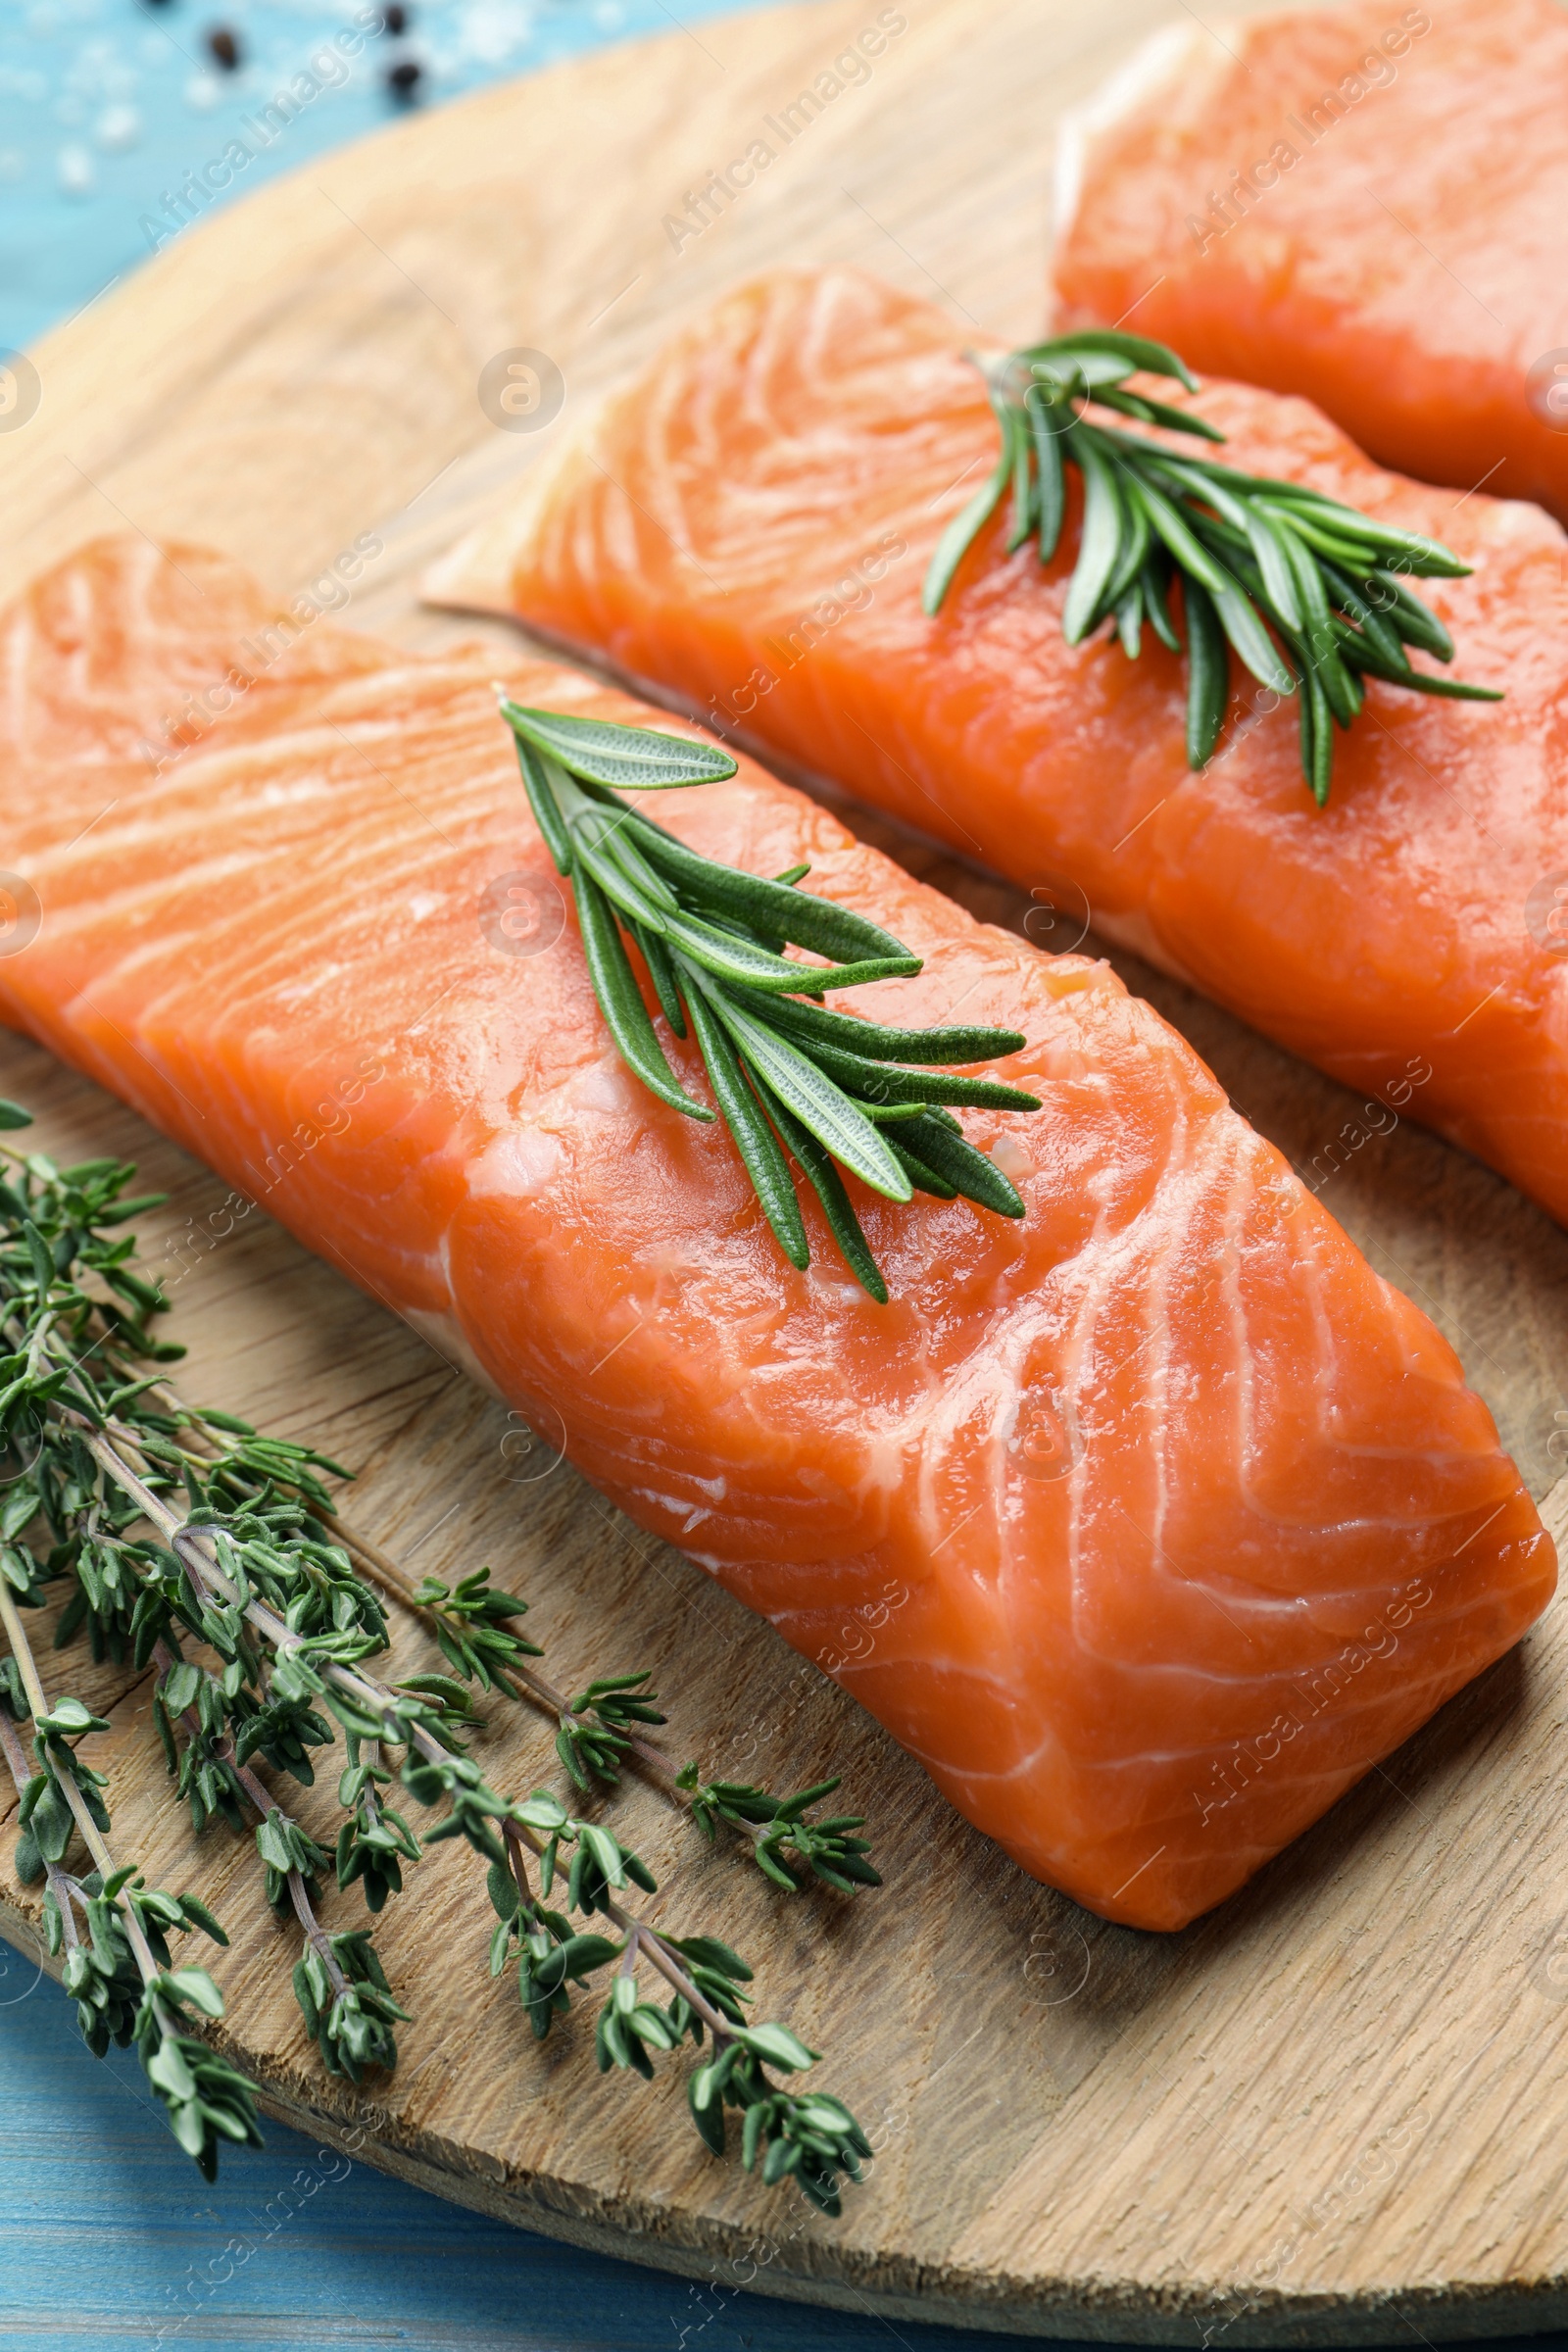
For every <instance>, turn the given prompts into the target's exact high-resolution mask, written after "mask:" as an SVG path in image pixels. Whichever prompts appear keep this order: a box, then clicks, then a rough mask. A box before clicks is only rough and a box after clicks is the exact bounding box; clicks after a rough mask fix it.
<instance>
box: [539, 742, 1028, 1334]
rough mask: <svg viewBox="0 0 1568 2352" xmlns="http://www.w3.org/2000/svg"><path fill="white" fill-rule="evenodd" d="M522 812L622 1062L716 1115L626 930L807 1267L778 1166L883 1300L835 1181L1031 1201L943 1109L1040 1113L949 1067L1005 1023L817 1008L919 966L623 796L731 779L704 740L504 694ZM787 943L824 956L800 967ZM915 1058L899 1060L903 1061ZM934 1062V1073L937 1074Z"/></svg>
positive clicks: (765, 1201) (1001, 1208)
mask: <svg viewBox="0 0 1568 2352" xmlns="http://www.w3.org/2000/svg"><path fill="white" fill-rule="evenodd" d="M501 714H502V716H503V718H505V720H506V721H507V724H508V725H509V726H510V727H511V729H512V731H513V734H514V736H515V740H516V747H517V760H518V763H519V765H520V766H521V769H522V780H523V783H524V786H525V787H526V789H527V794H528V800H529V804H530V806H531V808H532V809H533V813H534V819H535V822H536V823H537V825H538V827H539V830H540V832H541V834H542V835H543V836H544V840H545V843H546V845H547V847H548V848H549V851H550V854H551V856H552V857H553V858H554V859H555V861H556V865H557V868H558V870H559V871H560V872H561V874H562V875H563V876H564V878H565V879H566V880H567V881H569V882H570V884H571V887H572V891H573V893H574V895H575V899H576V905H577V920H578V926H579V929H580V931H581V934H582V945H583V954H584V956H585V958H586V960H587V964H588V973H589V977H590V979H591V980H592V982H593V987H594V994H595V995H596V997H597V998H598V1000H599V1005H600V1009H601V1011H602V1012H603V1013H604V1016H605V1022H606V1025H607V1027H608V1028H609V1030H610V1034H611V1036H612V1037H613V1040H614V1043H615V1046H616V1049H617V1051H618V1052H619V1054H620V1055H621V1058H622V1059H623V1060H624V1061H625V1063H626V1065H627V1067H628V1068H629V1069H630V1070H632V1071H633V1072H634V1073H635V1075H636V1076H637V1077H638V1078H639V1079H641V1081H642V1083H643V1085H644V1086H646V1087H647V1088H648V1090H649V1092H650V1093H651V1094H654V1095H657V1096H658V1097H659V1100H660V1101H661V1102H662V1103H668V1104H669V1105H670V1107H671V1108H672V1109H674V1110H678V1111H681V1112H683V1113H684V1114H685V1115H686V1116H687V1117H688V1118H694V1119H712V1118H713V1117H714V1115H715V1114H714V1112H713V1111H712V1110H711V1109H709V1108H708V1106H707V1105H706V1104H705V1103H699V1102H698V1101H696V1099H695V1098H694V1097H693V1096H691V1095H689V1094H687V1092H686V1090H685V1088H684V1087H683V1085H682V1084H681V1081H680V1078H679V1076H678V1074H677V1072H676V1071H675V1069H674V1068H673V1066H672V1065H671V1063H670V1060H669V1057H668V1055H667V1054H666V1052H665V1050H664V1048H663V1046H662V1044H661V1042H660V1039H659V1035H658V1032H657V1031H656V1029H655V1027H654V1023H653V1020H652V1018H651V1016H650V1014H649V1011H648V1006H647V1005H646V1003H645V1002H644V997H643V991H642V988H641V987H640V985H639V983H638V980H637V976H636V973H635V972H634V970H633V968H632V963H631V958H630V956H628V954H627V952H626V947H625V943H624V940H623V939H622V936H621V935H622V933H624V934H625V937H626V939H629V940H630V941H631V942H632V944H633V946H634V947H635V948H636V949H637V951H638V953H639V955H640V956H641V958H642V961H643V963H644V965H645V966H646V969H647V972H648V977H649V980H650V982H651V983H652V986H653V990H654V994H655V996H656V998H657V1000H658V1004H659V1006H660V1009H661V1011H662V1014H663V1016H664V1019H665V1021H666V1023H667V1024H668V1026H669V1028H670V1029H671V1030H672V1031H673V1032H674V1034H675V1036H676V1037H679V1038H684V1037H686V1036H687V1035H688V1033H689V1032H690V1033H691V1034H693V1035H695V1037H696V1040H697V1044H698V1048H699V1050H700V1052H701V1054H702V1057H703V1063H704V1066H705V1068H706V1070H707V1073H708V1081H709V1085H710V1087H711V1090H712V1095H713V1100H714V1102H715V1103H716V1104H717V1106H718V1113H717V1115H718V1116H720V1117H721V1118H722V1119H723V1122H724V1124H725V1126H726V1127H727V1128H728V1129H729V1132H730V1135H731V1136H732V1137H733V1139H734V1142H735V1146H736V1149H737V1150H738V1151H739V1152H740V1155H741V1158H742V1160H743V1161H744V1163H745V1166H746V1171H747V1174H748V1175H749V1176H750V1178H751V1181H752V1185H753V1187H754V1189H755V1191H756V1193H757V1197H758V1199H759V1201H760V1202H761V1204H762V1209H763V1213H764V1214H765V1215H766V1218H767V1221H768V1223H769V1225H770V1226H771V1227H772V1229H773V1233H774V1236H775V1238H776V1239H777V1241H778V1245H779V1247H780V1249H781V1250H783V1252H784V1254H785V1256H786V1257H787V1258H788V1259H789V1261H790V1263H791V1265H793V1266H800V1267H805V1266H806V1265H807V1264H809V1259H810V1250H809V1244H808V1241H807V1235H806V1224H805V1220H804V1218H803V1217H802V1214H801V1204H800V1201H799V1198H798V1197H797V1193H796V1188H795V1179H794V1176H793V1174H792V1172H791V1162H792V1161H793V1162H794V1163H795V1164H796V1165H797V1166H799V1167H800V1168H801V1169H802V1170H803V1172H804V1173H805V1175H806V1178H807V1180H808V1182H809V1185H810V1186H811V1189H812V1191H813V1192H814V1193H815V1194H816V1197H817V1199H818V1201H820V1202H821V1204H822V1210H823V1214H824V1215H825V1216H826V1218H827V1222H828V1227H829V1230H830V1231H831V1233H832V1235H833V1238H834V1240H835V1242H836V1243H837V1244H838V1247H839V1249H840V1250H841V1251H842V1252H843V1255H844V1257H845V1259H846V1261H847V1262H848V1264H849V1265H850V1267H851V1268H852V1270H853V1272H854V1273H855V1276H856V1278H857V1280H858V1282H859V1283H860V1284H861V1285H862V1287H863V1288H864V1289H865V1290H866V1291H868V1292H869V1294H870V1296H871V1297H872V1298H873V1299H877V1300H878V1301H880V1302H882V1303H884V1304H885V1303H886V1300H887V1296H888V1293H887V1285H886V1283H885V1282H884V1281H883V1278H882V1274H881V1271H880V1269H879V1268H878V1266H877V1263H876V1260H875V1258H874V1257H873V1256H872V1254H871V1250H870V1246H869V1244H868V1243H867V1241H866V1238H865V1235H864V1232H863V1231H862V1229H861V1226H860V1221H859V1219H858V1216H857V1215H856V1212H855V1207H854V1204H853V1202H852V1201H851V1200H850V1196H849V1193H848V1191H847V1190H846V1188H845V1184H844V1179H843V1177H842V1176H841V1175H840V1173H839V1170H840V1168H841V1167H843V1168H847V1169H849V1170H850V1171H851V1172H852V1173H853V1174H854V1175H856V1176H858V1177H859V1179H860V1181H861V1182H862V1183H863V1184H866V1185H869V1187H870V1188H871V1190H872V1191H873V1192H876V1193H880V1194H882V1195H883V1197H884V1198H885V1199H887V1200H890V1201H907V1200H909V1199H910V1197H911V1195H912V1194H914V1193H916V1192H922V1193H930V1194H933V1195H934V1196H935V1197H936V1198H937V1199H938V1200H943V1201H952V1200H955V1199H956V1198H958V1197H960V1196H961V1197H962V1198H963V1199H965V1200H968V1201H974V1202H975V1203H976V1204H977V1206H979V1207H981V1208H988V1209H991V1210H992V1211H994V1212H995V1214H997V1215H998V1216H1004V1217H1021V1216H1022V1215H1023V1214H1024V1204H1023V1202H1022V1201H1021V1200H1020V1199H1019V1198H1018V1195H1017V1193H1016V1192H1015V1191H1014V1189H1013V1187H1012V1186H1011V1185H1010V1184H1009V1183H1008V1181H1007V1179H1006V1177H1005V1176H1004V1175H1003V1173H1002V1171H1001V1169H1000V1168H999V1167H998V1166H997V1164H996V1162H995V1161H994V1160H992V1159H990V1158H988V1157H987V1156H986V1154H985V1153H984V1152H978V1151H976V1149H975V1147H974V1146H973V1145H972V1144H971V1143H969V1142H968V1141H967V1140H966V1138H965V1136H964V1134H963V1130H962V1128H961V1127H960V1126H959V1123H958V1121H957V1120H956V1118H955V1117H954V1115H953V1112H952V1109H951V1108H950V1107H949V1105H951V1104H955V1103H956V1104H968V1105H970V1106H974V1107H978V1106H981V1105H984V1106H986V1107H990V1108H994V1109H1003V1110H1038V1109H1039V1108H1040V1103H1039V1101H1038V1100H1037V1098H1036V1097H1035V1096H1033V1095H1028V1094H1024V1093H1022V1092H1021V1091H1020V1090H1019V1089H1018V1088H1016V1087H1010V1086H1003V1085H999V1084H998V1083H997V1081H996V1080H994V1079H984V1078H971V1077H962V1076H958V1075H956V1074H954V1067H953V1065H956V1064H960V1063H969V1062H977V1061H988V1060H991V1059H992V1058H994V1057H995V1056H996V1055H998V1054H1013V1053H1016V1052H1018V1051H1019V1050H1020V1048H1021V1047H1022V1046H1023V1045H1024V1043H1025V1040H1024V1038H1023V1037H1022V1036H1021V1035H1019V1034H1018V1033H1017V1032H1016V1031H1014V1030H1010V1029H988V1028H936V1029H895V1028H889V1027H886V1026H884V1025H882V1024H881V1023H879V1022H874V1021H865V1020H858V1019H856V1018H854V1017H853V1016H851V1015H849V1014H845V1013H840V1012H830V1011H828V1010H827V1009H826V1008H825V1007H824V1006H823V1005H822V1004H821V1002H820V1000H821V998H822V996H823V995H824V994H825V993H826V992H827V991H828V990H830V989H841V988H858V987H860V986H861V985H863V984H864V983H866V982H868V981H872V980H887V979H894V978H899V977H903V976H907V975H908V974H909V973H912V972H917V971H919V969H920V958H919V957H918V956H911V955H910V954H909V952H908V950H907V948H905V947H904V946H903V945H902V944H901V942H900V941H898V940H896V939H894V938H893V937H892V936H891V934H890V933H888V932H886V931H884V930H882V929H881V928H880V927H879V926H878V925H877V924H875V923H873V922H871V921H869V920H868V919H867V917H866V916H864V915H861V914H856V913H854V912H853V911H852V910H851V909H850V908H849V907H840V906H838V905H837V904H835V902H834V901H832V900H830V899H820V898H816V897H814V896H813V895H812V894H811V893H810V892H809V891H803V890H801V889H800V888H798V887H797V886H798V884H799V882H800V880H801V878H802V876H803V875H804V874H805V873H806V872H808V871H809V868H807V867H800V868H795V869H792V871H791V873H790V874H789V875H788V876H785V877H782V878H780V879H777V880H768V879H766V878H765V877H763V876H761V875H759V874H748V873H743V872H742V871H741V870H740V869H739V868H738V867H736V866H732V865H724V864H721V863H720V862H719V860H718V859H717V858H705V857H703V856H701V855H700V854H699V853H698V852H697V851H695V850H690V849H688V848H687V847H686V846H685V844H684V843H683V842H681V841H678V840H677V839H676V838H675V836H674V835H673V834H672V833H669V832H667V831H666V830H665V829H664V827H663V826H662V825H657V824H655V823H654V822H653V820H652V819H651V818H650V817H646V816H644V815H643V814H642V813H641V811H640V810H638V809H633V808H631V807H630V806H629V805H628V803H627V802H625V801H624V800H622V799H621V797H620V793H619V792H618V791H617V790H616V789H615V787H616V786H620V787H623V788H625V789H628V790H632V791H638V792H653V791H670V790H673V789H674V788H676V787H677V786H682V785H691V784H710V783H713V782H715V781H718V780H720V779H721V778H723V777H725V776H731V775H733V774H734V773H735V762H734V760H731V759H730V758H729V756H728V754H727V753H725V752H721V751H719V750H717V749H716V748H715V747H714V746H713V745H711V744H707V743H700V742H695V741H688V740H686V739H685V738H683V737H680V736H674V735H663V734H660V733H658V732H656V731H654V730H652V729H649V728H644V727H623V726H616V725H613V724H611V723H610V722H609V721H607V720H603V719H586V718H576V717H570V716H567V715H564V714H563V713H561V712H559V711H534V710H528V709H525V708H523V707H522V706H520V705H518V704H516V703H514V702H511V701H509V700H508V699H507V697H506V696H505V695H503V696H502V698H501ZM787 947H795V948H800V949H803V950H805V951H806V953H807V954H808V955H809V956H820V957H822V958H823V960H822V961H821V962H817V963H803V962H801V961H800V960H798V959H797V958H794V957H791V956H786V955H785V953H784V950H785V949H786V948H787ZM911 1063H912V1064H924V1065H927V1066H925V1067H909V1066H907V1065H909V1064H911ZM930 1065H939V1066H938V1067H932V1066H930Z"/></svg>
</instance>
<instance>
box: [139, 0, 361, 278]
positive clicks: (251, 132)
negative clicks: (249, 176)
mask: <svg viewBox="0 0 1568 2352" xmlns="http://www.w3.org/2000/svg"><path fill="white" fill-rule="evenodd" d="M382 24H383V18H382V14H381V11H380V9H379V8H378V7H377V8H357V9H356V10H355V12H354V14H353V16H352V17H351V18H350V20H349V22H348V24H347V25H341V26H340V27H339V29H338V30H337V31H336V32H335V33H334V34H333V35H332V37H331V38H330V40H323V41H319V42H318V44H317V46H316V47H315V48H314V49H313V50H312V51H311V53H310V55H309V56H308V57H307V59H306V61H305V64H304V66H303V67H302V68H301V69H300V71H299V73H296V74H294V75H293V76H292V78H291V79H290V80H289V81H287V82H286V83H283V84H281V85H280V86H279V87H278V88H277V89H275V90H274V91H273V92H272V95H271V97H270V100H269V101H268V103H267V105H266V106H263V107H258V108H257V110H256V112H255V113H254V114H252V115H245V116H242V117H241V119H240V123H239V126H238V129H237V130H236V133H235V135H234V137H233V138H231V139H230V140H229V141H228V143H227V145H226V146H225V147H224V148H223V149H222V151H221V154H218V155H210V156H209V157H208V158H207V161H206V162H205V163H203V164H198V165H196V166H195V168H194V169H193V170H192V171H189V172H185V173H183V174H182V176H181V178H180V180H179V182H178V185H177V186H175V187H173V188H165V189H164V191H163V193H162V195H161V196H160V198H159V205H160V208H161V210H160V211H159V212H157V213H143V215H142V217H141V219H140V220H139V221H137V223H136V225H137V227H138V228H139V229H140V230H141V233H142V235H143V236H144V237H145V238H146V240H147V243H148V245H149V247H150V248H151V250H152V251H153V252H154V253H159V252H161V251H162V249H163V248H164V246H166V245H168V244H170V243H172V240H173V239H174V238H175V237H177V236H178V235H179V233H180V230H181V229H184V228H188V227H189V226H190V224H191V222H192V221H199V220H200V219H201V216H202V215H203V213H205V212H206V211H207V209H208V207H209V206H210V205H212V204H215V203H216V202H217V201H218V199H219V197H220V196H221V195H222V194H223V193H224V192H225V191H226V190H227V189H229V188H231V187H232V186H233V184H234V181H235V179H236V178H237V176H238V174H239V173H240V172H244V171H246V170H248V169H249V167H250V166H251V165H252V164H253V163H254V162H255V161H256V158H257V157H258V156H259V155H265V154H266V153H267V151H268V149H269V148H270V147H272V146H275V144H276V142H277V141H278V140H279V139H280V138H281V137H282V135H283V133H284V131H285V130H287V129H288V127H289V125H290V123H293V122H295V121H296V120H297V119H298V117H299V116H300V115H301V114H302V113H303V112H304V110H305V109H306V107H308V106H310V105H312V104H314V102H315V101H316V100H317V99H318V98H319V97H321V96H322V95H323V93H324V92H325V91H327V90H340V89H342V87H343V85H344V83H345V82H347V81H349V80H350V79H351V78H352V75H353V65H352V61H353V60H354V59H355V58H357V57H358V56H359V54H360V52H361V50H362V49H363V48H364V47H365V44H366V42H367V40H368V39H369V38H370V36H371V35H372V34H374V33H377V32H379V31H380V30H381V28H382Z"/></svg>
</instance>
